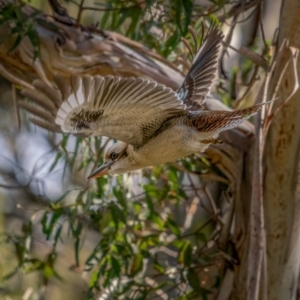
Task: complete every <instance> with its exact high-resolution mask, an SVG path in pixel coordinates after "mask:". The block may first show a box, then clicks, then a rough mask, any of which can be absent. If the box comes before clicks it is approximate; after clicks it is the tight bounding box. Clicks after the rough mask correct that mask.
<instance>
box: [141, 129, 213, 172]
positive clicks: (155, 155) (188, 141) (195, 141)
mask: <svg viewBox="0 0 300 300" xmlns="http://www.w3.org/2000/svg"><path fill="white" fill-rule="evenodd" d="M212 136H213V137H214V134H212V133H211V132H197V131H196V130H195V129H193V128H191V127H189V126H186V125H183V124H180V125H176V126H172V127H170V128H168V129H166V130H165V131H163V132H162V133H160V134H159V135H158V136H156V137H153V138H152V139H150V140H149V141H148V142H147V143H146V144H145V145H144V146H142V147H141V148H140V149H138V150H137V151H136V160H139V163H140V164H141V165H143V166H153V165H157V164H161V163H166V162H172V161H176V160H178V159H181V158H183V157H186V156H188V155H191V154H193V153H195V152H203V151H204V150H205V149H206V148H207V147H208V145H207V144H202V143H201V140H203V139H207V138H209V137H212Z"/></svg>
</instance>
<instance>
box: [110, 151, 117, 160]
mask: <svg viewBox="0 0 300 300" xmlns="http://www.w3.org/2000/svg"><path fill="white" fill-rule="evenodd" d="M118 156H119V154H117V153H116V152H112V153H111V155H110V158H111V159H112V160H115V159H117V158H118Z"/></svg>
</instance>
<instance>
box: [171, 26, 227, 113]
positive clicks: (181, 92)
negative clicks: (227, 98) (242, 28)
mask: <svg viewBox="0 0 300 300" xmlns="http://www.w3.org/2000/svg"><path fill="white" fill-rule="evenodd" d="M222 39H223V33H222V32H221V31H220V29H219V28H218V27H217V25H215V24H213V25H212V26H211V27H210V28H209V30H208V32H207V34H206V36H205V38H204V39H203V42H202V45H201V47H200V49H199V51H198V52H197V54H196V56H195V58H194V60H193V64H192V67H191V69H190V71H189V72H188V74H187V76H186V78H185V80H184V82H183V84H182V86H181V87H180V88H179V89H178V90H177V94H178V96H179V98H180V99H181V100H183V101H184V103H185V104H186V105H187V108H188V109H190V110H198V109H199V108H201V104H202V103H204V102H205V97H206V95H207V93H208V92H209V89H210V87H211V85H212V82H213V79H214V78H215V73H216V71H217V58H218V52H219V47H220V44H221V42H222Z"/></svg>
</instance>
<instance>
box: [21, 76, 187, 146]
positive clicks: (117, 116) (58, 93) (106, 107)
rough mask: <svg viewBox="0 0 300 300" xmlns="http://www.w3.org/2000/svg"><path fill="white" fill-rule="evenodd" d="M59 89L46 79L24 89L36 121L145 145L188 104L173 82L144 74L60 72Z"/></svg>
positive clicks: (27, 107) (52, 126) (86, 133)
mask: <svg viewBox="0 0 300 300" xmlns="http://www.w3.org/2000/svg"><path fill="white" fill-rule="evenodd" d="M55 81H56V83H57V87H58V88H57V89H55V88H53V87H49V86H48V85H47V84H46V83H44V82H43V81H41V80H37V81H35V82H34V83H33V85H34V87H35V88H36V90H29V89H26V90H24V91H23V94H24V95H25V96H27V97H29V98H30V99H32V100H33V101H34V102H36V103H37V104H39V105H40V106H41V107H42V108H44V110H41V109H40V108H38V107H37V106H34V105H32V104H30V103H27V102H21V103H20V104H21V106H23V107H24V108H25V109H27V110H28V111H30V112H31V113H32V114H33V115H35V116H37V117H39V118H38V119H37V118H35V119H33V120H32V121H33V122H34V123H36V124H37V125H39V126H42V127H45V128H47V129H50V130H53V131H62V132H65V133H73V134H78V135H83V136H89V135H101V136H102V135H103V136H108V137H110V138H113V139H116V140H120V141H123V142H125V143H129V144H132V145H134V146H140V145H142V144H143V143H145V142H146V141H147V139H149V138H150V137H151V135H152V134H153V133H154V132H155V131H156V130H157V129H158V128H159V127H160V126H161V124H162V123H163V122H164V121H165V120H166V119H168V118H170V117H172V116H175V115H180V114H185V113H186V111H185V105H184V104H183V102H182V101H181V100H180V99H179V98H178V95H177V94H176V93H175V92H174V91H172V90H171V89H170V88H168V87H166V86H164V85H161V84H158V83H156V82H153V81H150V80H146V79H143V78H120V77H113V76H106V77H101V76H94V77H92V76H84V77H83V78H81V77H79V76H77V75H71V77H70V82H69V83H68V82H65V80H64V79H63V78H60V77H58V76H56V80H55Z"/></svg>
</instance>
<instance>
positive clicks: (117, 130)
mask: <svg viewBox="0 0 300 300" xmlns="http://www.w3.org/2000/svg"><path fill="white" fill-rule="evenodd" d="M222 39H223V34H222V32H221V31H220V29H219V28H218V27H217V26H216V25H212V26H211V27H210V28H209V30H208V32H207V34H206V35H205V37H204V38H203V42H202V44H201V47H200V48H199V50H198V52H197V54H196V55H195V57H194V59H193V63H192V66H191V68H190V70H189V72H188V74H187V76H186V78H185V79H184V81H183V83H182V85H181V87H180V88H179V89H178V90H177V91H174V90H172V89H171V88H168V87H166V86H164V85H162V84H159V83H157V82H155V81H153V80H148V79H145V78H140V77H139V78H121V77H115V76H105V77H102V76H88V75H85V76H83V77H82V78H81V77H80V76H78V75H75V74H73V75H71V76H70V80H69V82H67V81H66V80H65V79H64V78H62V77H61V76H58V75H56V76H54V77H55V83H56V87H53V86H49V85H47V84H46V83H45V82H43V81H42V80H35V81H34V82H33V86H34V89H24V90H23V94H24V95H25V96H26V97H28V98H30V99H31V100H32V101H34V102H35V104H38V105H39V107H37V106H36V105H33V104H31V103H28V102H25V101H20V106H22V107H23V108H25V109H26V110H28V111H29V112H30V113H32V114H33V115H35V118H31V121H32V122H33V123H35V124H36V125H38V126H41V127H43V128H46V129H48V130H51V131H55V132H63V133H70V134H75V135H81V136H107V137H110V138H112V139H115V140H118V142H117V143H116V144H114V145H113V146H111V147H110V148H109V149H108V150H107V151H106V153H105V157H104V163H103V164H102V165H101V166H100V167H99V168H97V169H96V170H95V171H94V172H93V173H92V174H91V175H90V176H89V177H88V178H97V177H101V176H103V175H106V174H109V175H113V174H122V173H125V172H128V171H132V170H137V169H141V168H145V167H149V166H155V165H158V164H161V163H167V162H172V161H176V160H178V159H181V158H183V157H186V156H188V155H191V154H193V153H195V152H203V151H204V150H205V149H206V148H207V147H208V146H209V144H211V143H214V142H216V141H217V137H218V134H219V133H220V132H221V131H223V130H227V129H231V128H234V127H236V126H237V125H239V124H240V123H241V122H243V120H244V119H247V118H248V117H250V116H251V115H253V114H255V113H256V112H257V111H258V110H259V109H260V107H261V105H260V104H259V105H254V106H251V107H248V108H245V109H240V110H235V111H205V110H203V109H202V106H201V104H203V103H204V102H205V98H206V95H207V94H208V92H209V90H210V87H211V85H212V82H213V79H214V77H215V73H216V70H217V57H218V51H219V47H220V44H221V42H222Z"/></svg>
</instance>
